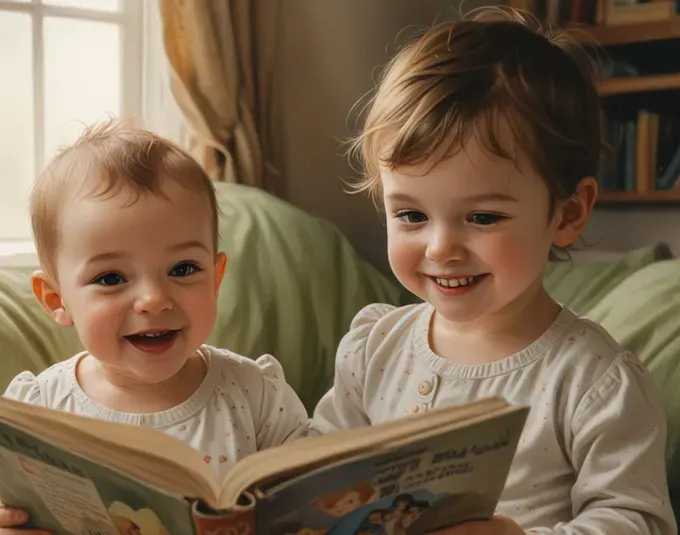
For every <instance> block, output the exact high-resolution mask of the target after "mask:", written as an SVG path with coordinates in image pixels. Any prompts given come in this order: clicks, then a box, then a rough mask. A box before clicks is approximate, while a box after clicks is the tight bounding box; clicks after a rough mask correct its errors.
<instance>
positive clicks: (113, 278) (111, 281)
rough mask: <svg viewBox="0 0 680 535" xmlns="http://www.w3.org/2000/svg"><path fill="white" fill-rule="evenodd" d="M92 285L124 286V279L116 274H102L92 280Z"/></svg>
mask: <svg viewBox="0 0 680 535" xmlns="http://www.w3.org/2000/svg"><path fill="white" fill-rule="evenodd" d="M92 283H93V284H99V285H100V286H118V285H120V284H125V279H124V278H123V276H122V275H119V274H118V273H104V274H103V275H99V277H97V278H96V279H94V280H93V281H92Z"/></svg>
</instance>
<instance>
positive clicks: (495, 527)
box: [431, 515, 532, 535]
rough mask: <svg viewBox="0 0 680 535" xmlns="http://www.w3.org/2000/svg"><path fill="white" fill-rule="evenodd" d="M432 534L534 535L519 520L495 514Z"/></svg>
mask: <svg viewBox="0 0 680 535" xmlns="http://www.w3.org/2000/svg"><path fill="white" fill-rule="evenodd" d="M431 535H532V534H531V533H526V532H525V531H524V530H523V529H522V528H521V527H519V525H517V522H515V521H514V520H512V519H511V518H508V517H507V516H503V515H494V516H493V518H492V519H491V520H488V521H483V522H465V523H463V524H460V525H458V526H455V527H452V528H447V529H444V530H442V531H437V532H436V533H432V534H431Z"/></svg>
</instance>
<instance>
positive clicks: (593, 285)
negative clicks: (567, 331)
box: [544, 244, 671, 314]
mask: <svg viewBox="0 0 680 535" xmlns="http://www.w3.org/2000/svg"><path fill="white" fill-rule="evenodd" d="M670 257H671V253H670V251H669V249H668V247H667V246H666V245H664V244H657V245H654V246H650V247H644V248H641V249H637V250H634V251H631V252H628V253H625V254H622V255H621V256H619V257H618V258H616V259H615V260H612V259H611V258H609V259H602V260H593V261H585V262H573V261H569V262H555V263H551V264H549V265H548V267H547V269H546V272H545V278H544V284H545V287H546V289H547V290H548V293H550V295H551V296H552V297H553V299H555V300H556V301H558V302H560V303H563V304H565V305H567V306H568V307H570V308H571V309H572V310H574V311H575V312H577V313H578V314H585V313H586V312H588V311H589V310H590V309H591V308H593V306H595V305H596V304H597V303H599V302H600V301H601V300H602V299H603V298H604V297H605V296H606V295H607V294H608V293H609V292H610V291H612V290H613V289H614V288H616V287H617V286H618V285H619V284H620V283H621V282H622V281H623V280H624V279H626V278H627V277H628V276H629V275H631V274H633V273H635V272H636V271H638V270H639V269H641V268H643V267H644V266H647V265H649V264H651V263H653V262H657V261H659V260H663V259H667V258H670Z"/></svg>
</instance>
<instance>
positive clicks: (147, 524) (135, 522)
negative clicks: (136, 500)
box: [108, 502, 168, 535]
mask: <svg viewBox="0 0 680 535" xmlns="http://www.w3.org/2000/svg"><path fill="white" fill-rule="evenodd" d="M108 511H109V516H110V517H111V520H112V521H113V525H114V526H115V527H116V530H118V535H168V531H167V530H166V529H165V527H164V526H163V524H162V523H161V521H160V519H159V518H158V516H157V515H156V513H154V512H153V511H152V510H151V509H138V510H134V509H133V508H132V507H130V506H129V505H126V504H124V503H122V502H112V503H111V505H109V509H108Z"/></svg>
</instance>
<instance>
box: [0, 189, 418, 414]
mask: <svg viewBox="0 0 680 535" xmlns="http://www.w3.org/2000/svg"><path fill="white" fill-rule="evenodd" d="M217 196H218V202H219V206H220V208H221V210H222V212H223V214H222V217H221V219H220V235H221V238H220V248H221V249H222V250H223V251H225V252H226V253H227V255H228V256H229V263H228V266H227V273H226V275H225V278H224V283H223V284H222V288H221V290H220V296H219V314H218V319H217V322H216V324H215V328H214V331H213V333H212V335H211V337H210V340H209V343H211V344H214V345H216V346H219V347H226V348H229V349H231V350H233V351H236V352H238V353H241V354H243V355H246V356H249V357H253V358H254V357H257V356H259V355H261V354H262V353H271V354H273V355H274V356H276V357H277V358H278V359H279V360H280V361H281V363H282V365H283V367H284V369H285V372H286V378H287V379H288V382H289V383H290V384H291V385H292V386H293V387H294V388H295V389H296V390H297V391H298V393H299V394H300V397H301V398H302V400H303V401H304V403H305V405H306V406H307V407H308V408H309V409H311V408H313V406H314V405H315V404H316V401H317V400H318V399H319V397H320V396H321V395H322V394H323V393H324V392H325V391H326V390H327V389H328V388H329V386H330V384H331V382H332V378H333V369H334V360H335V350H336V346H337V344H338V343H339V341H340V338H341V337H342V336H343V335H344V334H345V333H346V331H347V329H348V328H349V324H350V321H351V320H352V318H353V317H354V315H355V314H356V313H357V312H358V311H359V310H360V309H361V308H362V307H364V306H365V305H367V304H369V303H372V302H376V301H380V302H386V303H393V304H400V303H402V302H404V300H405V299H407V296H406V293H405V292H404V291H403V290H402V289H401V288H400V287H399V285H397V284H396V283H395V282H393V281H392V280H389V279H387V278H386V277H384V276H383V275H381V274H380V273H379V272H378V271H376V270H375V269H374V268H373V267H371V266H370V265H369V264H367V263H366V262H364V261H363V260H361V259H360V258H359V257H358V256H357V255H356V253H355V251H354V249H353V248H352V247H351V246H350V244H349V242H348V241H347V240H346V239H345V237H344V236H343V235H342V234H341V233H340V232H339V231H338V230H337V229H336V228H335V227H334V226H333V225H331V224H330V223H327V222H326V221H323V220H321V219H318V218H315V217H312V216H310V215H308V214H306V213H304V212H303V211H301V210H299V209H297V208H295V207H293V206H292V205H290V204H288V203H287V202H285V201H282V200H280V199H277V198H275V197H273V196H271V195H269V194H267V193H264V192H263V191H261V190H257V189H254V188H249V187H246V186H240V185H235V184H217ZM31 272H32V269H20V268H4V269H0V350H2V355H3V360H2V365H0V391H1V390H4V388H5V386H6V385H7V383H8V382H9V381H10V380H11V379H12V377H14V376H15V375H16V374H17V373H18V372H20V371H21V370H24V369H28V370H31V371H33V372H39V371H40V370H42V369H44V368H45V367H46V366H48V365H50V364H52V363H54V362H57V361H59V360H62V359H65V358H68V357H70V356H71V355H73V354H74V353H76V352H77V351H78V350H79V349H80V346H79V343H78V339H77V337H76V334H75V332H74V331H73V329H61V328H59V327H58V326H56V325H55V324H54V323H53V322H52V320H51V319H50V318H49V317H48V316H47V314H46V313H45V312H44V311H43V310H42V309H41V307H40V305H39V303H38V302H37V300H36V299H35V298H34V297H33V295H32V293H31V288H30V274H31Z"/></svg>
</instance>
